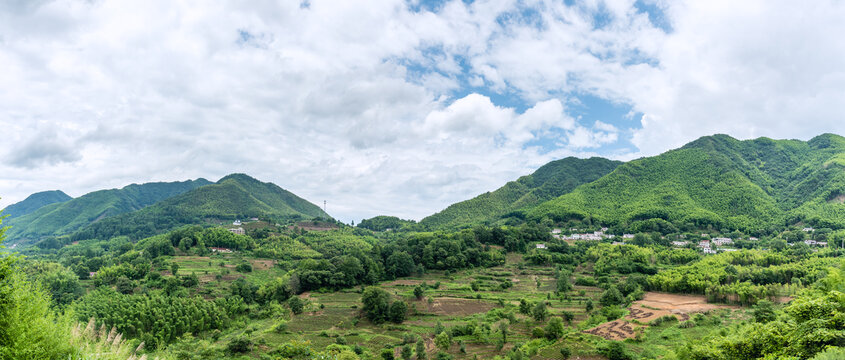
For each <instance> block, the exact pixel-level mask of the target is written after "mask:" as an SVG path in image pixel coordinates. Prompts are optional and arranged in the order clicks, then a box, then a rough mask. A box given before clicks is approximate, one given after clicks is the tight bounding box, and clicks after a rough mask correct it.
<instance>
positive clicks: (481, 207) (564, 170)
mask: <svg viewBox="0 0 845 360" xmlns="http://www.w3.org/2000/svg"><path fill="white" fill-rule="evenodd" d="M620 164H622V163H621V162H619V161H613V160H608V159H604V158H599V157H594V158H590V159H578V158H574V157H568V158H565V159H561V160H555V161H552V162H550V163H548V164H546V165H543V166H542V167H540V168H539V169H537V171H535V172H534V173H533V174H531V175H526V176H523V177H520V178H519V179H518V180H516V181H511V182H509V183H507V184H505V186H503V187H501V188H499V189H497V190H495V191H493V192H487V193H484V194H481V195H479V196H477V197H475V198H472V199H470V200H466V201H462V202H459V203H455V204H452V205H450V206H449V207H447V208H446V209H445V210H443V211H441V212H438V213H436V214H434V215H431V216H428V217H426V218H425V219H422V221H420V224H421V225H422V226H424V227H429V228H433V229H438V228H457V227H467V226H472V225H475V224H482V223H492V222H495V221H496V220H498V219H500V218H501V217H503V216H505V215H507V214H508V213H511V212H514V211H517V210H524V209H529V208H531V207H533V206H535V205H537V204H540V203H542V202H544V201H547V200H551V199H554V198H556V197H558V196H560V195H563V194H566V193H568V192H570V191H572V190H573V189H575V188H576V187H578V186H579V185H581V184H585V183H588V182H591V181H595V180H597V179H599V178H601V177H602V176H604V175H606V174H608V173H610V172H611V171H613V169H615V168H616V167H617V166H619V165H620Z"/></svg>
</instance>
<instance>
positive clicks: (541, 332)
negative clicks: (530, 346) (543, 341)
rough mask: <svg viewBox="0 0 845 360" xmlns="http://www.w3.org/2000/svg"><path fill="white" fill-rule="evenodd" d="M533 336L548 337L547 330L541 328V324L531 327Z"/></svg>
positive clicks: (537, 337)
mask: <svg viewBox="0 0 845 360" xmlns="http://www.w3.org/2000/svg"><path fill="white" fill-rule="evenodd" d="M531 337H533V338H536V339H539V338H544V337H546V331H545V330H543V328H541V327H539V326H538V327H535V328H533V329H531Z"/></svg>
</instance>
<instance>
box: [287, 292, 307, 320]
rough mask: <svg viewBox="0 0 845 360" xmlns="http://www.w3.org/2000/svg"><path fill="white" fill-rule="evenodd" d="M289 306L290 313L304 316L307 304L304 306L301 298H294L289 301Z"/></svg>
mask: <svg viewBox="0 0 845 360" xmlns="http://www.w3.org/2000/svg"><path fill="white" fill-rule="evenodd" d="M288 306H290V311H291V312H292V313H294V315H299V314H302V310H303V308H304V307H305V304H303V302H302V299H300V298H299V296H292V297H291V298H290V299H289V300H288Z"/></svg>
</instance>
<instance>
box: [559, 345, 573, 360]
mask: <svg viewBox="0 0 845 360" xmlns="http://www.w3.org/2000/svg"><path fill="white" fill-rule="evenodd" d="M560 356H562V357H563V360H566V359H569V357H570V356H572V350H569V348H568V347H567V348H561V349H560Z"/></svg>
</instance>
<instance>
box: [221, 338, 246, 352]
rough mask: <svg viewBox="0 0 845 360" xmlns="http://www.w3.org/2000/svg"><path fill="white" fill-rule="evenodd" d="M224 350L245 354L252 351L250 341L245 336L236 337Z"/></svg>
mask: <svg viewBox="0 0 845 360" xmlns="http://www.w3.org/2000/svg"><path fill="white" fill-rule="evenodd" d="M226 348H227V349H228V350H229V352H231V353H245V352H249V351H250V350H252V340H250V339H249V338H248V337H246V336H238V337H236V338H233V339H232V340H230V341H229V344H228V345H227V346H226Z"/></svg>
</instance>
